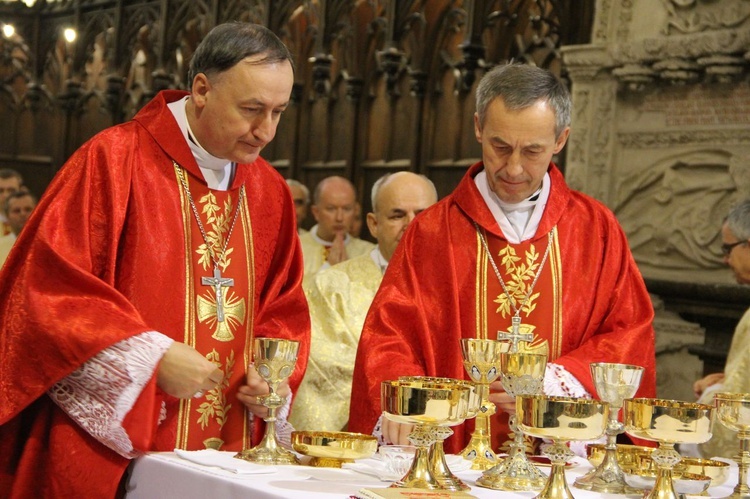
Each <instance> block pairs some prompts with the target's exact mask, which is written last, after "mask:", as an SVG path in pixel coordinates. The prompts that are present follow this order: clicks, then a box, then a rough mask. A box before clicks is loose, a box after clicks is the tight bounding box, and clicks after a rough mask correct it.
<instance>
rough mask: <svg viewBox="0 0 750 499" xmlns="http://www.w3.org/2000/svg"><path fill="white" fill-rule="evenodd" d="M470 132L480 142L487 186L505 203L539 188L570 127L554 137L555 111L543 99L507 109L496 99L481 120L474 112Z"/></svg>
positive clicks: (499, 99)
mask: <svg viewBox="0 0 750 499" xmlns="http://www.w3.org/2000/svg"><path fill="white" fill-rule="evenodd" d="M474 133H475V135H476V138H477V140H478V141H479V143H480V144H482V160H483V161H484V168H485V170H486V171H487V181H488V183H489V186H490V188H491V189H492V191H493V192H494V193H495V194H497V196H498V197H499V198H500V199H501V200H503V201H505V202H506V203H518V202H520V201H523V200H524V199H526V198H527V197H529V196H531V195H532V194H533V193H534V192H535V191H536V190H537V189H539V187H540V186H541V184H542V179H543V178H544V174H545V173H546V172H547V168H548V167H549V163H550V161H551V160H552V156H553V155H555V154H557V153H558V152H560V151H561V150H562V148H563V147H564V146H565V142H566V141H567V139H568V134H569V133H570V129H569V128H566V129H565V130H563V132H562V133H561V134H560V135H559V137H556V136H555V112H554V111H553V109H552V107H550V106H549V104H547V102H546V101H539V102H537V103H535V104H533V105H531V106H529V107H527V108H524V109H513V110H511V109H508V108H506V107H505V103H504V101H503V99H502V98H497V99H495V100H493V101H492V102H491V103H490V105H489V106H488V108H487V113H486V115H485V122H484V123H480V122H479V117H478V116H477V115H476V114H475V115H474Z"/></svg>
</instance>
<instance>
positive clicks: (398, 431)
mask: <svg viewBox="0 0 750 499" xmlns="http://www.w3.org/2000/svg"><path fill="white" fill-rule="evenodd" d="M413 429H414V425H413V424H403V423H396V422H394V421H391V420H390V419H388V418H387V417H385V416H383V418H382V419H381V420H380V431H381V432H382V433H383V440H385V443H387V444H394V445H413V444H412V443H411V442H409V439H408V438H407V437H408V436H409V433H411V432H412V430H413Z"/></svg>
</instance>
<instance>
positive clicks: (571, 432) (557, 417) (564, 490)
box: [516, 395, 609, 499]
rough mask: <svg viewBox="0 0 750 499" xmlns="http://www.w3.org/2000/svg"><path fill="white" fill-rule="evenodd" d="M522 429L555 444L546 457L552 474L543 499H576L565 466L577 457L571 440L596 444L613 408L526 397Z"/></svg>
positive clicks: (520, 403)
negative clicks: (568, 481)
mask: <svg viewBox="0 0 750 499" xmlns="http://www.w3.org/2000/svg"><path fill="white" fill-rule="evenodd" d="M516 415H517V417H518V426H519V427H520V428H521V429H522V430H523V431H524V433H526V434H528V435H532V436H534V437H539V438H547V439H551V440H553V441H554V445H552V446H550V447H548V448H547V449H546V450H545V451H544V454H545V455H546V456H547V457H549V458H550V461H551V462H552V471H551V473H550V475H549V478H548V479H547V483H546V484H545V486H544V489H542V491H541V493H540V494H539V495H538V496H536V497H538V498H541V499H572V498H573V495H572V494H571V493H570V489H569V488H568V484H567V482H566V480H565V470H564V468H565V463H566V461H567V460H568V459H570V458H572V457H573V456H574V454H573V453H572V452H571V451H570V449H568V447H567V446H566V445H565V442H569V441H571V440H594V439H596V438H599V437H600V436H601V435H602V434H603V433H604V430H605V429H606V427H607V421H608V418H609V404H608V403H606V402H601V401H598V400H589V399H575V398H568V397H545V396H540V395H524V396H521V397H519V398H517V399H516Z"/></svg>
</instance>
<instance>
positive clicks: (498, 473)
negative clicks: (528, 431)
mask: <svg viewBox="0 0 750 499" xmlns="http://www.w3.org/2000/svg"><path fill="white" fill-rule="evenodd" d="M546 369H547V355H546V354H536V353H524V352H516V353H510V352H504V353H501V354H500V373H501V378H500V379H501V381H502V384H503V388H505V391H506V393H507V394H508V395H510V396H511V397H516V400H518V397H520V396H522V395H538V394H541V393H542V386H543V383H544V372H545V370H546ZM509 426H510V429H511V431H512V432H513V434H514V439H513V443H512V444H511V448H510V452H509V453H508V457H506V458H505V459H503V460H502V461H501V462H500V463H498V464H497V465H495V466H494V467H492V468H491V469H489V470H487V471H485V472H484V473H483V474H482V476H481V477H479V478H478V479H477V485H480V486H482V487H487V488H490V489H495V490H519V491H520V490H538V489H541V488H542V487H544V484H545V482H546V481H547V476H546V475H545V474H544V473H542V472H541V470H539V468H537V467H536V466H535V465H534V464H533V463H531V461H529V460H528V458H527V457H526V451H525V448H526V446H525V445H524V438H523V432H522V431H521V429H520V428H519V427H518V424H517V415H516V414H514V415H512V416H511V417H510V420H509Z"/></svg>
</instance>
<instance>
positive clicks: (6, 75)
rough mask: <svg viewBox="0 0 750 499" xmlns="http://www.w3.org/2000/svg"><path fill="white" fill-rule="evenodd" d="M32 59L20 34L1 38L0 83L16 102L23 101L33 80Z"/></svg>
mask: <svg viewBox="0 0 750 499" xmlns="http://www.w3.org/2000/svg"><path fill="white" fill-rule="evenodd" d="M30 58H31V55H30V50H29V47H28V46H27V45H26V42H25V41H24V39H23V38H22V37H21V36H20V35H19V34H18V33H14V34H13V35H12V36H10V37H5V36H2V37H0V82H2V84H3V86H5V88H6V90H9V91H10V92H11V93H12V95H13V99H14V100H15V101H16V102H19V101H20V100H21V99H23V96H24V95H25V94H26V87H27V85H28V82H29V80H30V79H31V77H30V74H31V72H30V67H29V60H30Z"/></svg>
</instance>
